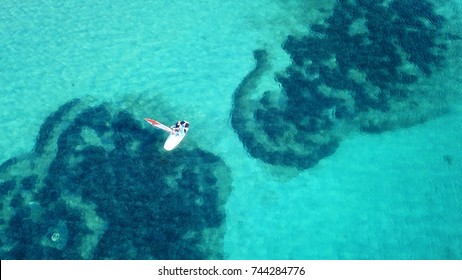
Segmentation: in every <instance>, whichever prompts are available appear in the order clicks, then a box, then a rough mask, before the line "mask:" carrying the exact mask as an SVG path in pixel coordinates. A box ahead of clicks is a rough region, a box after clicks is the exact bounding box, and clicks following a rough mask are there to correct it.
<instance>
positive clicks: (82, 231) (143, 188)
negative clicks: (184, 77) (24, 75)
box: [0, 98, 231, 259]
mask: <svg viewBox="0 0 462 280" xmlns="http://www.w3.org/2000/svg"><path fill="white" fill-rule="evenodd" d="M143 100H144V99H142V98H141V99H136V104H135V105H136V106H134V105H133V104H130V102H129V101H127V100H125V101H123V102H121V103H118V104H114V103H104V102H103V103H101V102H99V103H98V102H97V101H91V100H87V99H81V100H78V99H76V100H71V101H69V102H68V103H66V104H64V105H63V106H61V107H60V108H59V109H58V110H57V111H56V112H54V113H53V114H51V115H50V116H49V117H48V118H47V119H46V120H45V121H44V123H43V124H42V127H41V130H40V132H39V135H38V137H37V141H36V144H35V148H34V149H33V151H32V152H31V153H29V154H26V155H24V156H21V157H18V158H16V159H13V160H9V161H7V162H5V163H4V164H2V165H1V169H0V182H1V185H0V186H1V189H0V190H1V191H2V193H3V195H4V197H5V199H4V203H5V204H6V203H8V205H9V206H10V207H5V206H4V207H3V210H2V217H3V219H4V225H5V226H3V227H1V228H0V232H1V236H2V237H1V239H2V240H1V241H2V243H3V244H5V245H4V246H3V247H2V248H1V249H0V257H1V258H2V259H219V258H223V244H222V243H223V234H224V230H225V209H224V205H225V202H226V200H227V197H228V195H229V193H230V188H231V179H230V176H229V170H228V168H227V167H226V165H225V164H224V162H223V161H222V160H221V159H220V158H219V157H218V156H216V155H214V154H211V153H209V152H206V151H203V150H201V149H198V148H196V146H195V145H194V141H193V139H191V138H192V137H189V138H188V139H185V142H184V145H183V146H181V147H180V148H178V149H177V150H174V151H172V152H166V151H164V150H163V148H162V147H163V142H164V140H165V137H166V135H165V134H163V133H162V132H161V131H158V130H155V129H153V128H152V127H151V126H149V125H148V124H145V122H144V120H143V117H149V116H156V115H157V116H159V115H163V116H168V113H167V111H168V110H167V109H161V108H165V106H164V107H153V105H152V104H155V103H154V102H148V101H146V100H144V101H143ZM156 100H160V99H156ZM164 105H165V104H164ZM120 108H124V109H120ZM131 108H137V110H136V111H135V110H132V109H131ZM163 110H165V112H164V111H163ZM12 203H14V207H12V206H11V204H12Z"/></svg>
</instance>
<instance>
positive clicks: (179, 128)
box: [171, 121, 189, 134]
mask: <svg viewBox="0 0 462 280" xmlns="http://www.w3.org/2000/svg"><path fill="white" fill-rule="evenodd" d="M171 128H172V129H173V132H174V133H175V134H186V132H188V129H189V123H188V122H187V121H178V122H177V123H176V124H174V125H172V126H171Z"/></svg>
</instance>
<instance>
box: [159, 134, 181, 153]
mask: <svg viewBox="0 0 462 280" xmlns="http://www.w3.org/2000/svg"><path fill="white" fill-rule="evenodd" d="M185 136H186V134H184V133H183V134H182V135H180V134H179V133H177V134H170V135H169V136H168V138H167V140H165V144H164V149H165V150H167V151H171V150H173V149H175V147H176V146H178V144H180V142H181V141H182V140H183V138H184V137H185Z"/></svg>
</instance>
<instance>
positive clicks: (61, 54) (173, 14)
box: [0, 0, 462, 259]
mask: <svg viewBox="0 0 462 280" xmlns="http://www.w3.org/2000/svg"><path fill="white" fill-rule="evenodd" d="M302 2H305V1H302ZM333 2H335V1H331V2H329V1H327V2H326V1H312V3H311V2H310V4H307V6H310V8H311V9H310V12H309V13H302V12H300V11H301V10H303V9H306V8H307V7H306V6H305V5H302V4H299V3H297V1H288V2H284V3H283V2H277V1H258V2H254V3H252V4H249V3H244V2H243V3H235V2H234V1H229V2H225V3H223V2H222V1H211V0H210V1H202V2H199V3H194V4H187V3H185V1H177V2H172V1H151V2H149V3H143V4H136V3H135V4H127V3H124V2H123V1H121V2H113V1H110V2H102V3H99V4H94V5H96V6H89V5H88V6H87V5H85V6H82V5H81V3H80V2H78V1H76V2H72V1H66V3H63V4H58V3H54V2H49V3H47V4H40V5H38V4H35V3H24V4H20V5H18V4H17V3H6V4H5V7H6V8H5V9H4V10H3V12H2V13H1V28H0V32H1V35H2V38H6V39H5V40H3V42H2V48H3V49H4V50H5V52H4V53H3V55H2V57H1V58H0V59H1V62H2V65H5V67H4V68H3V70H2V72H1V73H2V75H1V78H0V84H1V85H2V89H3V90H2V95H1V97H0V104H2V107H3V108H4V109H3V110H2V112H1V115H0V123H1V124H0V129H1V130H2V131H3V135H4V136H3V137H0V159H1V161H2V162H3V161H5V160H8V159H9V158H12V157H15V156H20V155H21V154H27V153H28V152H29V151H30V150H31V149H32V148H33V146H34V143H35V139H36V136H37V134H38V132H39V128H40V126H41V124H42V123H43V121H44V120H45V118H46V117H47V116H48V115H49V114H51V113H52V112H54V111H55V110H56V109H57V108H58V107H59V106H61V105H62V104H63V103H65V102H66V101H68V100H70V99H72V98H80V97H85V98H87V96H91V97H92V98H93V99H96V100H100V101H110V102H113V104H115V106H117V105H120V107H124V108H126V107H130V109H131V110H133V111H135V112H137V113H138V114H140V115H142V114H143V113H144V114H146V111H148V109H149V108H150V106H152V104H148V105H147V104H146V103H143V102H138V103H137V102H136V101H133V100H136V99H137V98H138V96H140V95H142V96H143V98H144V99H145V100H149V98H150V97H152V99H153V100H152V101H151V102H152V103H155V102H159V100H161V102H162V104H165V107H168V108H169V109H168V111H169V112H168V113H166V115H168V114H170V115H169V117H171V118H173V119H165V120H163V119H162V117H159V116H151V117H157V118H160V120H163V121H165V122H172V121H174V120H176V118H186V119H188V120H189V121H190V122H191V124H192V126H193V127H192V129H191V133H190V135H189V136H188V138H189V139H187V141H190V142H189V143H194V145H197V146H198V147H199V148H201V149H203V150H205V151H210V152H212V153H214V154H215V155H217V156H219V157H221V158H222V159H223V161H224V163H225V164H226V165H227V166H228V167H229V169H230V174H231V179H232V183H231V187H232V192H231V194H230V195H229V198H228V200H227V203H226V205H225V208H226V209H225V212H226V224H225V230H226V231H225V232H224V234H223V235H222V237H221V238H222V239H223V244H222V245H220V246H223V251H224V257H225V258H228V259H337V258H339V259H453V258H456V259H460V258H461V256H460V248H461V239H462V235H461V233H462V226H461V225H462V223H461V222H462V217H461V214H460V213H462V211H460V210H461V207H462V206H461V203H460V200H461V199H462V196H461V187H462V186H461V175H460V174H461V173H460V170H461V166H462V153H461V151H462V149H461V144H460V141H458V140H457V139H461V136H462V135H461V132H460V131H461V123H462V122H461V114H460V113H461V109H460V108H461V107H460V105H459V104H460V96H459V98H455V99H454V101H453V102H452V103H453V104H452V106H451V110H450V112H449V113H448V114H447V115H445V116H443V117H440V118H437V119H435V120H432V121H428V122H425V123H423V124H419V125H415V126H413V127H410V128H408V129H398V130H396V131H391V132H386V133H381V134H376V135H375V134H374V135H370V134H359V133H352V134H351V135H350V136H348V137H346V138H345V140H344V141H343V142H341V144H340V147H339V148H338V150H337V151H336V152H335V153H334V154H333V155H331V156H329V157H327V158H324V159H323V160H321V161H320V162H319V163H318V164H317V165H316V166H315V167H313V168H310V169H307V170H305V171H302V172H299V171H295V170H293V169H290V168H289V169H287V168H283V167H277V168H273V167H270V166H269V165H267V164H264V163H262V162H261V161H260V160H257V159H254V158H252V157H249V155H248V154H247V153H246V151H245V149H244V148H243V146H242V144H241V143H240V141H239V139H238V138H237V137H236V134H235V133H234V131H233V128H232V127H231V126H230V125H229V115H230V110H231V108H232V97H233V92H234V90H235V89H236V87H237V86H238V85H239V83H240V82H241V81H242V79H243V77H245V75H247V73H248V72H249V71H250V70H251V69H252V68H253V67H254V61H253V59H252V51H253V50H254V49H257V48H265V49H267V50H269V52H270V54H271V58H272V63H273V66H274V68H275V69H281V70H282V69H283V68H284V67H285V66H286V65H288V64H289V63H290V61H289V59H288V56H287V54H286V53H285V52H284V51H283V50H282V48H281V47H280V45H281V44H282V42H283V41H284V40H285V38H286V36H287V35H289V34H296V35H297V34H304V33H306V32H308V29H307V28H306V22H309V23H316V22H318V21H320V20H322V19H323V18H325V17H326V14H325V13H324V14H323V13H321V12H319V8H324V9H326V10H329V9H331V8H332V5H333ZM322 3H324V4H322ZM457 11H460V7H459V6H458V2H450V1H448V2H447V3H445V4H444V6H443V8H440V10H439V12H440V13H444V14H446V15H447V17H448V18H449V19H450V20H452V22H451V24H452V25H453V26H457V23H459V21H460V19H458V18H457ZM301 14H303V15H304V16H301ZM459 26H460V25H459ZM456 31H457V30H453V32H456ZM459 44H460V42H459ZM454 49H455V50H454ZM451 51H452V52H448V53H449V57H450V59H451V61H452V62H453V64H452V65H451V66H449V67H448V69H446V70H445V71H447V73H452V74H453V75H449V80H445V81H444V83H443V82H442V83H441V84H434V88H435V90H440V91H448V92H450V93H452V94H455V93H456V92H458V91H459V89H458V86H459V84H460V79H457V78H455V77H457V74H456V73H458V70H459V69H460V65H461V64H459V63H460V58H458V57H457V56H456V55H457V47H455V48H452V49H451ZM262 84H263V86H262V87H264V88H278V85H277V84H276V83H275V82H274V80H273V79H271V78H266V80H265V79H264V80H262ZM457 102H459V103H457ZM127 104H128V105H127ZM137 106H139V107H140V108H137ZM220 124H225V125H220ZM6 135H7V136H6ZM216 135H219V136H220V137H216ZM187 143H188V142H185V143H184V144H185V145H187ZM168 172H171V170H165V174H162V175H166V174H168ZM0 179H1V180H4V181H5V180H7V179H8V178H7V177H5V176H4V177H2V178H0ZM5 201H6V200H5ZM8 207H9V206H8V205H7V203H4V204H3V208H4V213H6V212H8V213H9V210H8V211H7V210H5V209H6V208H8ZM5 211H6V212H5ZM4 219H5V218H4ZM98 221H99V220H98ZM98 221H95V224H98ZM99 223H100V224H101V226H100V227H99V229H101V228H104V227H106V226H107V225H105V224H104V222H101V221H99ZM96 228H98V227H96ZM95 231H97V230H95ZM38 235H40V236H41V235H47V232H45V233H38ZM95 236H96V237H98V236H99V235H98V234H96V235H95ZM38 240H39V241H40V238H39V239H38ZM87 242H88V243H89V244H94V243H92V242H90V241H87ZM41 244H42V245H43V244H45V245H44V246H46V244H47V242H41ZM86 252H91V250H87V251H86ZM85 256H86V257H90V258H91V256H92V255H91V253H87V254H86V255H85ZM127 257H131V258H136V255H129V256H127Z"/></svg>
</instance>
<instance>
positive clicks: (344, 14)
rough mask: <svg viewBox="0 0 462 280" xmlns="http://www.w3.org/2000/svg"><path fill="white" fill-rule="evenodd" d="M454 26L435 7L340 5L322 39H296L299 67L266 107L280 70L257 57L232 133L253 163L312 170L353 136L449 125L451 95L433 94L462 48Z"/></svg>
mask: <svg viewBox="0 0 462 280" xmlns="http://www.w3.org/2000/svg"><path fill="white" fill-rule="evenodd" d="M444 23H445V19H444V18H443V17H442V16H440V15H437V14H436V13H435V12H434V8H433V6H432V5H431V4H430V3H429V2H427V1H411V0H399V1H398V0H396V1H375V0H374V1H372V0H340V1H338V2H337V3H336V5H335V7H334V9H333V12H332V14H331V15H330V16H329V17H328V18H327V19H326V20H325V22H324V23H323V24H316V25H312V26H311V30H312V31H313V32H312V34H310V35H309V36H308V35H307V36H304V37H301V38H296V37H294V36H288V38H287V40H286V41H285V43H284V44H283V48H284V50H285V51H286V52H287V53H288V54H289V55H290V58H291V60H292V64H291V65H289V66H288V67H287V69H286V70H285V73H280V74H277V75H276V79H277V81H278V82H279V83H280V85H281V87H282V90H281V92H271V91H266V92H264V93H263V94H259V98H260V99H259V101H260V102H259V103H258V104H257V105H254V100H255V98H256V97H255V96H256V93H255V91H257V88H258V87H257V85H258V82H259V81H260V79H261V78H262V75H264V74H265V71H266V70H265V69H269V68H270V67H268V65H269V59H268V57H267V53H266V51H265V50H257V51H255V52H254V56H255V59H256V66H255V69H254V70H253V71H251V72H250V73H249V74H248V75H247V76H246V77H245V78H244V80H243V81H242V83H241V84H240V85H239V86H238V88H237V89H236V91H235V94H234V107H233V110H232V112H231V122H232V126H233V128H234V130H235V131H236V133H237V134H238V136H239V138H240V140H241V141H242V142H243V144H244V146H245V148H246V149H247V150H248V152H249V154H250V155H252V156H254V157H256V158H259V159H262V160H263V161H265V162H267V163H270V164H274V165H283V166H293V167H296V168H298V169H306V168H309V167H312V166H313V165H315V164H316V163H317V162H318V161H319V160H320V159H322V158H324V157H326V156H328V155H330V154H332V153H334V152H335V150H336V148H337V146H338V145H339V141H341V139H342V138H343V137H345V135H347V132H348V131H351V130H357V129H359V130H361V131H363V132H367V133H380V132H383V131H387V130H390V129H394V128H399V127H407V126H411V125H414V124H416V123H419V122H423V121H425V120H427V119H429V118H432V117H435V116H437V115H440V114H442V113H444V111H445V108H444V105H441V104H440V103H441V102H438V98H440V96H441V93H435V92H431V90H428V89H425V87H424V84H425V81H426V80H427V79H428V78H429V77H430V76H431V75H432V73H433V72H434V70H435V69H439V68H441V67H443V66H444V65H445V57H444V51H445V50H446V49H447V47H448V44H447V43H448V42H449V41H450V40H454V39H459V38H458V37H457V36H454V35H451V34H447V33H445V32H443V31H442V29H443V26H444ZM435 100H437V101H436V102H434V101H435Z"/></svg>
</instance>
